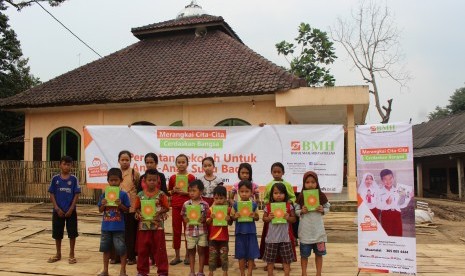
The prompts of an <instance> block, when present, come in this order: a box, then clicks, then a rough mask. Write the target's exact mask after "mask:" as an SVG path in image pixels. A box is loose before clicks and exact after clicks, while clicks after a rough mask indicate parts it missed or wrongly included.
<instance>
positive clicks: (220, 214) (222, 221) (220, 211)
mask: <svg viewBox="0 0 465 276" xmlns="http://www.w3.org/2000/svg"><path fill="white" fill-rule="evenodd" d="M212 211H213V214H215V218H214V219H213V226H227V225H228V222H227V221H226V216H227V215H228V206H227V205H213V207H212Z"/></svg>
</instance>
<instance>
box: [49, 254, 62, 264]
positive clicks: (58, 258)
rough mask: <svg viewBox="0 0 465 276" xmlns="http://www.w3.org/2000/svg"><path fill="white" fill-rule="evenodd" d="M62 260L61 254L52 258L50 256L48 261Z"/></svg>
mask: <svg viewBox="0 0 465 276" xmlns="http://www.w3.org/2000/svg"><path fill="white" fill-rule="evenodd" d="M59 260H61V256H58V255H55V256H52V257H50V258H48V260H47V263H55V262H58V261H59Z"/></svg>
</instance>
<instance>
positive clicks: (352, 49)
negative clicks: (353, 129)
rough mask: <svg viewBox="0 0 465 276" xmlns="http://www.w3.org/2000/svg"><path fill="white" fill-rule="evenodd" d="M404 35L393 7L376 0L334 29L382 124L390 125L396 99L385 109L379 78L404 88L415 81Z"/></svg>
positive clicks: (363, 6) (333, 36)
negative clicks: (405, 56) (405, 60)
mask: <svg viewBox="0 0 465 276" xmlns="http://www.w3.org/2000/svg"><path fill="white" fill-rule="evenodd" d="M400 33H401V31H400V30H399V29H398V28H397V27H396V25H395V22H394V16H393V15H392V13H391V11H390V10H389V8H388V7H387V6H380V5H378V3H377V2H376V1H373V0H371V1H362V2H360V5H359V6H358V7H357V9H356V10H353V11H352V18H351V20H349V21H347V20H342V19H341V18H338V19H337V22H336V26H335V27H334V28H331V37H332V39H333V40H334V41H336V42H338V43H340V44H341V45H342V46H343V47H344V49H345V50H346V51H347V53H348V55H349V57H350V59H351V60H352V62H353V64H354V66H355V68H357V69H358V71H360V74H361V75H362V78H363V79H364V80H365V81H366V82H367V83H368V84H369V91H370V93H371V94H373V95H374V97H375V106H376V109H377V110H378V113H379V115H380V116H381V123H387V122H389V118H390V116H391V110H392V109H391V106H392V100H393V99H392V98H391V99H388V100H387V103H388V105H387V107H386V106H384V105H383V106H381V104H380V88H379V85H378V83H377V81H376V77H378V76H379V77H382V78H390V79H392V80H394V81H395V82H396V83H398V84H399V86H400V88H403V87H406V85H407V83H408V81H409V80H410V79H411V77H410V73H409V72H408V71H406V70H405V67H404V63H403V54H402V51H401V47H400Z"/></svg>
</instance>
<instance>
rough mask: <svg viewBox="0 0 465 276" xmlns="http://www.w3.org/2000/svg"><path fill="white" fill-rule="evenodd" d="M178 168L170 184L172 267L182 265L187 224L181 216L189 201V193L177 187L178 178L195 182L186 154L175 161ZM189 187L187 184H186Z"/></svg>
mask: <svg viewBox="0 0 465 276" xmlns="http://www.w3.org/2000/svg"><path fill="white" fill-rule="evenodd" d="M175 164H176V168H177V169H178V173H177V174H175V175H172V176H171V177H170V180H169V184H168V193H169V194H170V195H171V207H172V215H171V221H172V226H173V249H174V251H175V254H176V256H175V257H174V259H173V260H171V262H170V265H177V264H179V263H181V262H182V261H181V257H180V249H181V234H182V233H183V227H184V229H186V224H185V223H184V220H183V218H182V216H181V210H182V206H183V205H184V202H186V201H188V200H189V193H188V192H185V191H184V190H183V189H181V188H179V187H177V186H176V176H177V175H181V176H187V181H188V182H189V183H190V182H192V181H194V180H195V176H194V175H192V174H190V173H188V172H187V166H188V165H189V159H188V158H187V156H186V155H185V154H180V155H178V156H177V157H176V160H175ZM185 185H187V183H185ZM185 245H186V257H185V259H184V264H185V265H188V264H189V256H188V254H187V243H186V244H185Z"/></svg>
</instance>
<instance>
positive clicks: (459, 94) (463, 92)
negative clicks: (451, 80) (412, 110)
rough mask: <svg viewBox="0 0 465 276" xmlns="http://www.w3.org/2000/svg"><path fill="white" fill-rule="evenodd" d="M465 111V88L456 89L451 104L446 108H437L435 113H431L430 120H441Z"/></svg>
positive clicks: (450, 99) (451, 97) (450, 100)
mask: <svg viewBox="0 0 465 276" xmlns="http://www.w3.org/2000/svg"><path fill="white" fill-rule="evenodd" d="M463 111H465V87H462V88H459V89H456V90H455V92H454V94H452V96H450V98H449V104H448V105H447V106H446V107H439V106H436V108H435V109H434V111H433V112H431V113H429V115H428V119H430V120H433V119H439V118H444V117H447V116H449V115H453V114H457V113H460V112H463Z"/></svg>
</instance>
